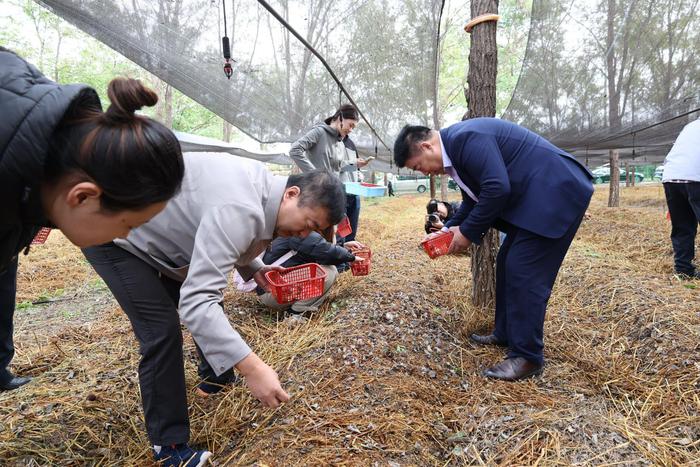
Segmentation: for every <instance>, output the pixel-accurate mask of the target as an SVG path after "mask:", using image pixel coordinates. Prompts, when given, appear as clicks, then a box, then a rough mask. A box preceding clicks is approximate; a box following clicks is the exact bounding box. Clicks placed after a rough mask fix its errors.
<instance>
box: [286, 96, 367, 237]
mask: <svg viewBox="0 0 700 467" xmlns="http://www.w3.org/2000/svg"><path fill="white" fill-rule="evenodd" d="M357 122H358V112H357V109H356V108H355V106H353V105H352V104H343V105H341V106H340V107H339V108H338V110H336V111H335V113H334V114H333V115H331V116H330V117H328V118H326V119H325V120H324V121H323V122H321V123H317V124H316V125H314V126H313V128H311V130H309V132H308V133H306V134H305V135H304V136H302V137H301V138H299V139H298V140H296V141H295V142H294V143H293V144H292V147H291V149H290V150H289V157H291V158H292V160H294V162H295V163H296V164H297V166H299V168H300V169H301V171H302V172H309V171H311V170H315V169H324V170H328V171H329V172H332V173H334V174H336V175H338V176H339V177H340V180H341V181H343V182H355V181H358V180H356V179H355V178H356V177H357V171H358V170H359V169H361V168H362V167H364V166H366V165H367V164H368V163H369V162H368V161H367V160H365V159H360V158H358V157H357V149H356V148H355V143H353V142H352V140H351V139H350V136H349V135H350V133H351V132H352V131H353V130H354V129H355V126H357ZM345 211H346V214H347V216H348V219H349V220H350V226H351V227H352V233H351V234H350V235H348V236H347V237H345V240H347V241H352V240H355V235H356V233H357V228H358V222H359V218H360V197H359V196H357V195H351V194H348V195H346V203H345Z"/></svg>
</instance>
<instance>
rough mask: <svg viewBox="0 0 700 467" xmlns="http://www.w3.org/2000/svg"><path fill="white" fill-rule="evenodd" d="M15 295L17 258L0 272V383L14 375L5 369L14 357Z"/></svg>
mask: <svg viewBox="0 0 700 467" xmlns="http://www.w3.org/2000/svg"><path fill="white" fill-rule="evenodd" d="M16 295H17V258H15V260H14V261H12V262H11V263H10V264H8V265H7V269H5V270H4V271H3V272H0V383H3V384H4V383H7V382H9V381H10V380H11V379H12V378H13V377H14V375H13V374H12V373H11V372H10V370H9V369H8V368H7V367H8V366H9V365H10V362H11V361H12V357H14V356H15V346H14V341H13V339H12V332H13V330H14V327H13V325H12V321H13V319H14V316H15V296H16Z"/></svg>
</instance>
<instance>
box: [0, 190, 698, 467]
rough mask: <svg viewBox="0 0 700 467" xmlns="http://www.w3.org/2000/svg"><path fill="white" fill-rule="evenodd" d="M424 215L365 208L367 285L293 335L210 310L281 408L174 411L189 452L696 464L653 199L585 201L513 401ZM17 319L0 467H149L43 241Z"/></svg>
mask: <svg viewBox="0 0 700 467" xmlns="http://www.w3.org/2000/svg"><path fill="white" fill-rule="evenodd" d="M426 201H427V197H418V196H404V197H399V198H390V199H379V200H374V199H373V200H365V201H364V205H363V210H362V218H361V227H360V230H361V234H360V238H359V239H360V240H362V241H365V242H366V243H368V244H369V245H370V246H371V247H372V249H373V253H374V257H373V258H374V262H373V271H372V274H371V275H370V276H368V277H366V278H359V277H353V276H351V275H350V274H349V273H346V274H343V275H341V278H340V280H339V283H338V285H337V286H336V287H335V289H334V291H333V293H332V300H331V301H330V303H329V304H328V305H327V306H325V307H324V308H323V309H322V310H321V311H320V312H319V313H318V314H317V315H316V316H312V317H311V319H310V320H308V321H305V322H304V321H296V320H290V319H286V320H285V319H279V318H278V317H277V316H274V315H271V314H269V313H268V312H267V311H265V310H264V309H262V308H261V307H259V306H258V305H257V304H256V303H255V300H254V299H253V298H252V297H250V296H244V295H241V294H238V293H236V292H233V291H231V292H228V293H227V301H226V303H227V306H226V307H227V311H228V313H229V316H230V319H231V321H232V322H233V323H234V324H235V325H236V326H237V328H238V329H239V330H240V331H241V333H242V334H243V335H244V336H245V337H246V338H247V340H248V342H249V343H250V344H251V346H252V347H253V348H254V349H255V350H256V352H258V354H259V355H260V356H261V357H262V358H263V359H264V360H265V361H267V362H268V363H269V364H271V365H272V366H273V367H275V368H276V369H277V370H278V372H279V374H280V378H281V380H282V381H283V384H284V386H285V387H286V388H287V389H288V391H289V392H290V393H291V394H292V396H293V397H292V400H291V401H290V402H289V403H288V404H286V405H285V406H284V407H282V408H280V409H278V410H276V411H273V410H268V409H263V408H262V407H261V406H260V405H259V404H258V403H257V402H256V401H254V400H252V399H251V397H250V396H249V395H248V394H247V392H246V390H245V387H244V386H243V385H239V386H234V387H232V388H231V389H230V390H227V391H226V392H225V393H224V394H223V395H219V396H216V397H212V398H209V399H206V400H203V399H201V398H198V397H197V396H196V395H195V394H194V391H192V392H191V394H190V404H191V405H190V414H191V418H192V442H193V443H194V444H197V445H200V446H207V447H208V448H209V449H210V450H212V451H214V453H215V459H216V462H217V464H218V465H234V464H243V465H251V464H257V465H280V466H282V465H329V464H330V465H378V466H385V465H389V466H398V465H462V464H465V465H466V464H469V465H473V464H489V465H532V464H540V465H562V464H566V465H569V464H595V465H610V464H622V465H697V464H698V463H700V352H699V350H700V301H699V300H698V299H699V294H700V283H698V282H682V281H679V280H678V279H676V278H674V277H673V275H672V272H673V268H672V259H671V255H672V251H671V246H670V240H669V238H668V234H669V231H670V224H669V222H668V221H667V220H666V219H665V216H664V202H663V192H662V189H661V187H660V186H658V185H650V186H640V187H636V188H626V189H622V192H621V205H622V207H621V208H619V209H610V208H607V206H606V201H607V190H606V189H605V188H604V189H602V190H601V189H599V190H597V192H596V195H595V197H594V200H593V203H592V205H591V208H590V210H589V214H590V218H589V219H588V220H586V221H585V223H584V225H583V226H582V228H581V229H580V231H579V234H578V236H577V238H576V240H575V242H574V244H573V246H572V248H571V250H570V251H569V254H568V256H567V258H566V261H565V263H564V265H563V267H562V269H561V271H560V273H559V277H558V279H557V284H556V286H555V289H554V292H553V295H552V298H551V301H550V305H549V311H548V315H547V322H546V327H545V343H546V349H545V356H546V359H547V367H546V369H545V372H544V374H543V376H541V377H538V378H535V379H531V380H528V381H525V382H520V383H505V382H496V381H488V380H486V379H484V378H483V377H481V376H480V371H481V370H482V369H483V368H484V367H486V366H487V365H489V364H491V363H494V362H497V361H499V360H500V359H501V358H502V356H503V351H502V350H501V349H496V348H481V347H474V346H472V345H471V344H470V343H469V342H468V341H467V340H466V336H467V335H468V333H470V332H473V331H485V330H488V329H489V326H490V323H491V320H492V311H491V310H479V309H475V308H474V307H472V306H471V304H470V300H469V291H470V277H469V276H470V275H469V272H468V271H469V258H467V257H460V258H452V257H442V258H439V259H437V260H434V261H431V260H429V259H428V258H427V256H426V255H425V254H424V253H421V251H419V250H418V248H417V244H418V241H419V240H420V239H421V237H422V234H421V230H422V222H423V212H424V206H425V202H426ZM18 301H19V302H21V303H22V306H21V307H20V309H19V310H18V311H17V317H16V322H17V331H16V341H17V348H18V352H17V356H16V357H15V360H14V365H15V369H16V370H17V371H18V372H20V373H22V374H30V375H33V376H34V377H35V380H34V381H33V383H32V384H30V385H28V386H25V387H24V388H22V389H20V390H17V391H14V392H9V393H8V392H6V393H0V464H2V465H86V464H87V465H92V464H94V465H148V463H149V462H150V451H149V449H148V441H147V439H146V436H145V432H144V428H143V421H142V413H141V409H140V399H139V389H138V384H137V377H136V368H137V362H138V350H137V347H136V345H135V341H134V338H133V336H132V333H131V330H130V327H129V324H128V321H127V320H126V318H125V316H124V315H123V314H122V313H121V311H120V310H119V308H118V306H117V305H116V303H115V302H114V301H112V300H111V298H109V294H108V291H106V290H105V287H104V284H102V283H101V282H100V281H99V279H98V278H97V277H96V275H95V274H94V273H92V272H91V271H90V269H89V266H88V265H86V263H85V262H84V261H83V259H82V257H81V256H80V254H79V252H78V251H77V250H75V249H73V248H71V247H69V246H68V245H67V243H66V241H65V239H63V238H62V237H61V236H60V234H57V233H52V236H51V237H50V240H49V243H48V245H46V246H43V247H37V248H35V251H33V252H32V253H31V254H30V255H29V256H28V257H24V258H22V261H21V277H20V297H19V299H18ZM33 301H34V302H35V301H44V302H49V303H43V304H37V305H32V304H31V302H33ZM185 336H186V359H187V375H188V387H190V388H191V389H193V388H194V386H195V385H196V383H197V380H196V358H195V352H194V347H193V344H192V341H191V338H190V337H189V334H188V333H186V332H185Z"/></svg>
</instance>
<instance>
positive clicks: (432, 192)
mask: <svg viewBox="0 0 700 467" xmlns="http://www.w3.org/2000/svg"><path fill="white" fill-rule="evenodd" d="M430 197H431V198H435V175H431V176H430Z"/></svg>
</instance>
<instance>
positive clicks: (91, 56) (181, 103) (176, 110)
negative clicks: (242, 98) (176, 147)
mask: <svg viewBox="0 0 700 467" xmlns="http://www.w3.org/2000/svg"><path fill="white" fill-rule="evenodd" d="M5 3H6V4H7V6H8V10H9V14H8V15H7V16H0V44H2V45H3V46H4V47H7V48H9V49H11V50H13V51H14V52H16V53H18V54H19V55H20V56H22V57H23V58H25V59H26V60H27V61H29V62H30V63H32V64H34V65H36V66H37V67H38V68H39V69H40V70H41V71H42V72H43V73H44V74H45V75H46V76H47V77H49V78H51V79H54V80H56V81H58V82H60V83H85V84H88V85H89V86H91V87H93V88H94V89H95V90H96V91H97V92H98V94H99V96H100V99H101V100H102V103H103V106H104V107H105V108H106V107H107V106H108V105H109V99H108V98H107V85H108V84H109V82H110V81H111V80H112V79H113V78H115V77H117V76H127V77H130V78H135V79H141V80H143V81H144V82H146V83H147V84H148V85H150V86H151V87H153V88H154V89H156V91H157V92H158V94H159V96H160V100H161V103H159V105H162V102H163V101H164V98H163V96H164V89H165V87H166V86H167V85H166V84H165V83H163V82H162V81H161V80H159V79H158V78H157V77H156V76H154V75H152V74H151V73H149V72H147V71H146V70H144V69H143V68H141V67H140V66H138V65H136V64H135V63H134V62H132V61H131V60H129V59H127V58H125V57H124V56H122V55H120V54H118V53H117V52H115V51H114V50H112V49H110V48H109V47H107V46H106V45H104V44H103V43H101V42H100V41H98V40H96V39H94V38H92V37H91V36H89V35H87V34H85V33H84V32H82V31H80V30H79V29H77V28H76V27H74V26H72V25H71V24H69V23H67V22H65V21H63V20H62V19H60V18H59V17H57V16H56V15H54V14H53V13H51V12H49V11H48V10H46V9H44V8H43V7H41V6H39V5H38V4H36V3H35V2H33V1H31V0H14V1H13V0H10V1H7V2H3V4H5ZM160 110H161V109H156V108H148V109H143V113H144V114H146V115H149V116H151V117H157V118H159V119H161V120H163V119H162V118H161V115H160V114H158V112H159V111H160ZM172 115H173V118H172V128H173V129H174V130H178V131H183V132H188V133H195V134H199V135H203V136H208V137H212V138H219V139H221V138H222V137H223V122H222V120H221V119H220V118H219V117H217V116H216V115H215V114H213V113H212V112H211V111H209V110H207V109H206V108H205V107H203V106H201V105H199V104H197V103H196V102H194V101H193V100H192V99H190V98H189V97H187V96H185V95H184V94H182V93H181V92H179V91H177V90H174V89H173V90H172ZM241 137H242V134H241V133H240V132H238V131H237V130H236V129H234V131H233V139H234V140H235V139H240V138H241Z"/></svg>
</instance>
